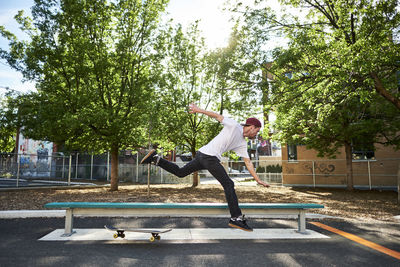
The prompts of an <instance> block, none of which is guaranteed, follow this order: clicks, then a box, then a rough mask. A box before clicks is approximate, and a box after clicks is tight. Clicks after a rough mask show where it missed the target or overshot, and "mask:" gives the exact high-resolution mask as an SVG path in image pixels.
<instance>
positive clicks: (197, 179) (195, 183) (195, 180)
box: [192, 146, 200, 187]
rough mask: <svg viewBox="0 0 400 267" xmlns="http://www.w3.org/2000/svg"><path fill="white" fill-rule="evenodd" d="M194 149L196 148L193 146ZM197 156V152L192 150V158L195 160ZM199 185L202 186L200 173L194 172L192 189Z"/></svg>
mask: <svg viewBox="0 0 400 267" xmlns="http://www.w3.org/2000/svg"><path fill="white" fill-rule="evenodd" d="M192 147H194V146H192ZM195 156H196V151H193V150H192V157H193V158H194V157H195ZM199 184H200V177H199V172H194V173H193V183H192V187H197V186H198V185H199Z"/></svg>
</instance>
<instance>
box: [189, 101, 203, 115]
mask: <svg viewBox="0 0 400 267" xmlns="http://www.w3.org/2000/svg"><path fill="white" fill-rule="evenodd" d="M199 111H201V109H200V108H199V107H198V106H197V105H196V104H194V103H190V104H189V113H190V114H192V113H198V112H199Z"/></svg>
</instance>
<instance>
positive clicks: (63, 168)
mask: <svg viewBox="0 0 400 267" xmlns="http://www.w3.org/2000/svg"><path fill="white" fill-rule="evenodd" d="M64 172H65V156H64V155H63V165H62V171H61V173H62V174H61V175H62V179H63V180H64V176H65V174H64Z"/></svg>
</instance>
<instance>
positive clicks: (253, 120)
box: [242, 118, 261, 128]
mask: <svg viewBox="0 0 400 267" xmlns="http://www.w3.org/2000/svg"><path fill="white" fill-rule="evenodd" d="M242 125H243V126H249V125H254V126H256V127H260V128H261V122H260V121H259V120H258V119H256V118H248V119H247V120H246V123H243V124H242Z"/></svg>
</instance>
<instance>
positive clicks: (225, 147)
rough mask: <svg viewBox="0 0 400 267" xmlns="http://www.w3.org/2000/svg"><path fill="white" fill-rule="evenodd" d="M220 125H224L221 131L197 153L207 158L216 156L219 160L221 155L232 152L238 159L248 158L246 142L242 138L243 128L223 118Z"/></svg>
mask: <svg viewBox="0 0 400 267" xmlns="http://www.w3.org/2000/svg"><path fill="white" fill-rule="evenodd" d="M222 124H223V125H224V128H223V129H222V131H221V132H220V133H219V134H218V135H217V136H216V137H214V139H213V140H211V142H210V143H208V144H207V145H205V146H203V147H202V148H200V149H199V151H200V152H201V153H203V154H206V155H209V156H216V157H217V158H219V159H221V155H222V153H224V152H226V151H234V152H236V154H237V155H238V156H239V157H242V158H249V154H248V153H247V142H246V139H245V138H244V137H243V126H242V125H240V124H239V123H237V122H236V121H234V120H233V119H231V118H227V117H224V119H223V120H222Z"/></svg>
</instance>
